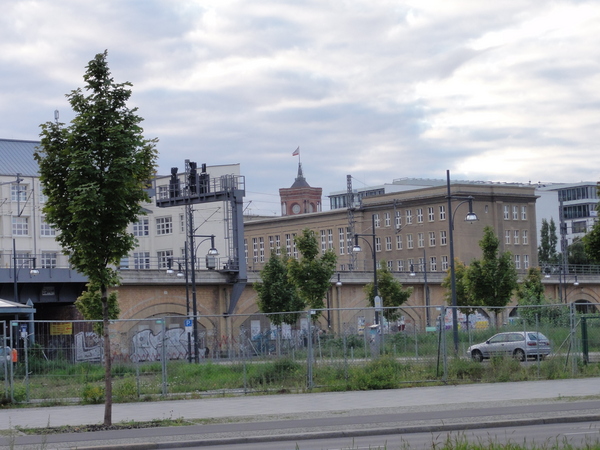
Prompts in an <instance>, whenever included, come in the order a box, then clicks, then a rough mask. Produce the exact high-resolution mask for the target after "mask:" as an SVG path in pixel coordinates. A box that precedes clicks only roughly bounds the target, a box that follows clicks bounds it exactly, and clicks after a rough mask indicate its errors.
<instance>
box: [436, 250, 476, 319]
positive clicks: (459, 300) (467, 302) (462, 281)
mask: <svg viewBox="0 0 600 450" xmlns="http://www.w3.org/2000/svg"><path fill="white" fill-rule="evenodd" d="M468 271H469V268H468V267H467V266H466V265H465V263H463V262H462V261H460V260H459V259H458V258H455V259H454V281H455V289H456V305H457V306H458V309H459V311H460V312H462V313H463V314H464V315H466V316H467V327H468V326H469V316H470V315H471V314H475V312H477V308H478V307H479V306H483V304H482V302H481V300H480V299H477V298H472V297H471V295H470V292H469V289H468V285H467V272H468ZM451 276H452V275H451V273H450V270H448V274H447V275H446V277H445V278H444V280H443V281H442V287H443V288H445V289H446V294H445V295H444V296H445V298H446V304H448V305H452V278H451Z"/></svg>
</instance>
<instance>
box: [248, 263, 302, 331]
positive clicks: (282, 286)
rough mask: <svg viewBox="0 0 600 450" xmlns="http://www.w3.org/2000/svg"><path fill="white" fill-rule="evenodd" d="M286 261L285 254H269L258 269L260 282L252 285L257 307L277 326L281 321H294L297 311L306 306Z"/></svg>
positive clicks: (291, 322) (288, 322)
mask: <svg viewBox="0 0 600 450" xmlns="http://www.w3.org/2000/svg"><path fill="white" fill-rule="evenodd" d="M288 262H289V257H288V256H287V255H282V256H278V255H276V254H271V257H270V258H269V261H267V263H266V264H265V266H264V268H263V269H262V270H261V271H260V279H261V282H260V283H257V284H255V285H254V289H255V290H256V292H257V293H258V301H257V304H258V309H259V310H260V312H262V313H264V314H267V315H268V316H269V320H270V321H271V322H272V323H273V324H275V325H277V326H280V325H281V324H282V323H287V324H290V325H292V324H294V323H296V321H297V320H298V314H297V311H303V310H304V309H305V308H306V304H305V303H304V301H303V300H302V298H301V297H300V295H299V294H298V289H297V288H296V285H295V284H294V283H293V282H292V281H291V280H290V277H289V275H288Z"/></svg>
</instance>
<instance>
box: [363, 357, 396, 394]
mask: <svg viewBox="0 0 600 450" xmlns="http://www.w3.org/2000/svg"><path fill="white" fill-rule="evenodd" d="M404 369H405V367H404V366H403V365H402V364H400V363H399V362H398V361H396V360H395V359H392V358H389V357H382V358H378V359H376V360H374V361H371V362H370V363H368V364H367V365H366V366H365V367H364V368H363V369H362V370H358V371H355V372H354V373H353V374H352V377H351V387H352V388H353V389H359V390H363V391H364V390H369V389H395V388H397V387H398V385H399V384H400V380H401V372H402V371H404Z"/></svg>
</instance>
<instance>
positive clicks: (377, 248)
mask: <svg viewBox="0 0 600 450" xmlns="http://www.w3.org/2000/svg"><path fill="white" fill-rule="evenodd" d="M375 251H376V252H380V251H381V238H378V237H376V238H375Z"/></svg>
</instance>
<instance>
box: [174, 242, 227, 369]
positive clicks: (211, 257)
mask: <svg viewBox="0 0 600 450" xmlns="http://www.w3.org/2000/svg"><path fill="white" fill-rule="evenodd" d="M189 238H190V243H191V245H190V246H189V263H190V274H191V285H192V316H193V318H194V319H193V321H192V334H193V340H194V361H195V362H196V363H198V362H200V352H199V350H198V321H197V320H198V319H197V316H198V303H197V297H196V256H195V255H196V250H197V247H196V245H195V243H194V238H204V239H203V240H202V241H200V242H199V243H198V246H200V244H202V243H203V242H205V241H208V240H209V239H210V249H209V250H208V253H207V254H206V267H207V269H210V270H213V269H214V268H215V267H216V266H217V263H216V258H215V257H216V256H218V255H219V251H218V250H217V249H216V248H215V235H214V234H211V235H203V234H193V231H192V232H191V233H190V235H189ZM173 262H175V263H177V264H178V266H179V269H178V271H177V277H179V278H183V277H184V276H185V287H186V294H185V295H186V310H187V315H188V317H189V314H190V306H189V293H188V277H187V275H188V272H187V262H188V247H187V246H186V249H185V268H186V270H185V273H184V271H183V270H182V269H181V266H182V265H181V263H180V262H178V261H175V260H174V259H173V258H169V259H168V260H167V274H169V275H172V274H173V273H175V270H174V269H173ZM189 347H190V344H189V341H188V352H189V353H190V360H191V349H190V348H189ZM190 362H191V361H190Z"/></svg>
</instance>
